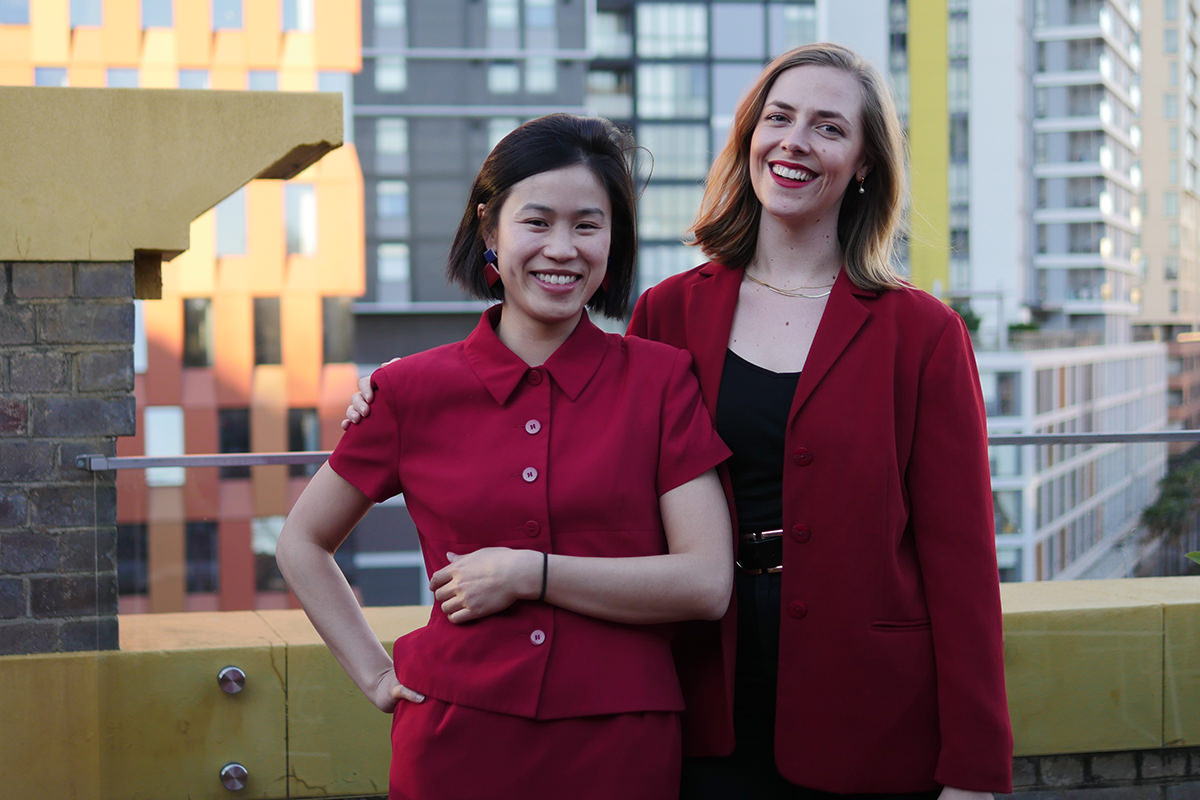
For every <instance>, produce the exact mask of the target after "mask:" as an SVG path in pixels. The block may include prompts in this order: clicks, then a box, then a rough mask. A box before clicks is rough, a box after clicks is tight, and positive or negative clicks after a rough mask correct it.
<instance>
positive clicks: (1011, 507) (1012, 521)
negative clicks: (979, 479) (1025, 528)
mask: <svg viewBox="0 0 1200 800" xmlns="http://www.w3.org/2000/svg"><path fill="white" fill-rule="evenodd" d="M992 507H993V512H994V514H995V517H996V535H997V536H1011V535H1013V534H1019V533H1020V532H1021V493H1020V492H1019V491H1008V492H992Z"/></svg>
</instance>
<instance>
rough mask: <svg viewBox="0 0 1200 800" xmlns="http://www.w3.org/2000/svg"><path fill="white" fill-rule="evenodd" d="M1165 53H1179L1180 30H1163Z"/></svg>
mask: <svg viewBox="0 0 1200 800" xmlns="http://www.w3.org/2000/svg"><path fill="white" fill-rule="evenodd" d="M1163 52H1164V53H1178V52H1179V29H1178V28H1165V29H1164V30H1163Z"/></svg>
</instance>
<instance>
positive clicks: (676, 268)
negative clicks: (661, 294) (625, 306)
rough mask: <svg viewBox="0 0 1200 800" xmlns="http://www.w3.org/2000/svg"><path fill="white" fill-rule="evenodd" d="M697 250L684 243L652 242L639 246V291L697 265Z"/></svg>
mask: <svg viewBox="0 0 1200 800" xmlns="http://www.w3.org/2000/svg"><path fill="white" fill-rule="evenodd" d="M695 260H696V251H695V250H693V249H692V248H690V247H687V246H685V245H682V244H651V245H643V246H641V247H639V248H638V265H637V282H638V289H639V291H643V292H644V291H646V290H647V289H649V288H650V287H651V286H653V285H654V284H656V283H658V282H659V281H661V280H663V279H664V278H669V277H671V276H672V275H676V274H678V273H680V272H683V271H684V270H686V269H690V268H691V267H694V266H695Z"/></svg>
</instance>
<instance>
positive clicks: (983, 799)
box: [938, 786, 994, 800]
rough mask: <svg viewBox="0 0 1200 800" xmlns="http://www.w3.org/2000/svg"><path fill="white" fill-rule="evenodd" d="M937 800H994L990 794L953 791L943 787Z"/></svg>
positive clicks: (968, 790)
mask: <svg viewBox="0 0 1200 800" xmlns="http://www.w3.org/2000/svg"><path fill="white" fill-rule="evenodd" d="M938 800H994V798H993V797H992V793H991V792H972V791H971V790H970V789H955V788H954V787H953V786H943V787H942V793H941V794H939V795H938Z"/></svg>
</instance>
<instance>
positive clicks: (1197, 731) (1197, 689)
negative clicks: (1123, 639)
mask: <svg viewBox="0 0 1200 800" xmlns="http://www.w3.org/2000/svg"><path fill="white" fill-rule="evenodd" d="M1088 585H1089V586H1093V585H1094V586H1095V590H1096V591H1103V592H1106V593H1108V594H1111V595H1112V596H1116V597H1129V598H1131V599H1134V600H1137V601H1140V602H1147V603H1157V604H1161V607H1162V612H1163V659H1164V663H1163V734H1162V738H1163V744H1164V745H1165V746H1167V747H1184V746H1189V747H1194V746H1196V745H1200V578H1197V577H1184V578H1143V579H1140V580H1136V581H1129V580H1123V581H1122V580H1115V581H1089V582H1088Z"/></svg>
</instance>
